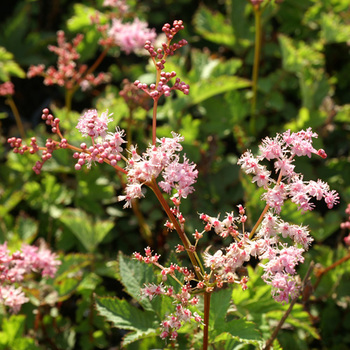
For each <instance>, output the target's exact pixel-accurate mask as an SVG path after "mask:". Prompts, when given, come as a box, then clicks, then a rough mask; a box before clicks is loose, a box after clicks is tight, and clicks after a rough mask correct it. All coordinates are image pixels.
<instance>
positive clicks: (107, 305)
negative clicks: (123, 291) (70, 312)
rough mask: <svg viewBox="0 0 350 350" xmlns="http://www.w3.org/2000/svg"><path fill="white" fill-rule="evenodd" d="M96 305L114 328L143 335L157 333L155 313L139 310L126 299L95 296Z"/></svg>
mask: <svg viewBox="0 0 350 350" xmlns="http://www.w3.org/2000/svg"><path fill="white" fill-rule="evenodd" d="M95 305H96V309H97V311H98V313H99V314H100V315H101V316H103V317H105V318H106V319H107V320H108V321H109V322H111V323H112V324H113V326H114V327H117V328H121V329H126V330H131V331H136V332H141V333H143V332H146V333H148V332H151V331H153V332H155V330H156V328H157V327H158V323H157V320H156V318H155V314H154V312H151V311H142V310H140V309H137V308H136V307H135V306H132V305H131V304H130V303H129V302H128V301H126V300H125V299H118V298H109V297H99V296H95ZM155 321H156V322H155Z"/></svg>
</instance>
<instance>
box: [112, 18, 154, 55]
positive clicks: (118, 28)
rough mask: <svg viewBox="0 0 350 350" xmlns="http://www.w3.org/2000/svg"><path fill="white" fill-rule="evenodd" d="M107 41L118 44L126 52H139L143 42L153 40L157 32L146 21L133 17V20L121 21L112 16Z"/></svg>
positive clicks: (114, 44)
mask: <svg viewBox="0 0 350 350" xmlns="http://www.w3.org/2000/svg"><path fill="white" fill-rule="evenodd" d="M107 36H108V39H109V40H107V43H108V44H110V45H112V46H119V47H120V49H121V50H123V51H124V52H125V53H126V54H128V55H129V54H130V53H132V52H139V51H140V50H141V49H143V47H144V45H145V42H146V41H150V42H152V41H153V40H155V38H156V36H157V34H156V32H155V29H149V28H148V23H147V22H143V21H140V20H139V19H138V18H135V19H134V21H133V22H130V23H129V22H127V23H123V22H122V21H121V20H119V19H116V18H114V19H113V20H112V25H111V26H110V28H109V29H108V31H107Z"/></svg>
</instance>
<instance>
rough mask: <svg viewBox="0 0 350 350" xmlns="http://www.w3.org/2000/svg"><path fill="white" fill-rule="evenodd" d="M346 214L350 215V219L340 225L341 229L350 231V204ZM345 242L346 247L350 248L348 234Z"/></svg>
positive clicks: (349, 217)
mask: <svg viewBox="0 0 350 350" xmlns="http://www.w3.org/2000/svg"><path fill="white" fill-rule="evenodd" d="M345 213H346V214H348V218H347V220H346V221H345V222H342V223H341V224H340V228H341V229H343V230H344V229H345V230H350V204H348V206H347V207H346V209H345ZM344 242H345V244H346V245H348V246H350V234H348V235H347V236H346V237H345V238H344Z"/></svg>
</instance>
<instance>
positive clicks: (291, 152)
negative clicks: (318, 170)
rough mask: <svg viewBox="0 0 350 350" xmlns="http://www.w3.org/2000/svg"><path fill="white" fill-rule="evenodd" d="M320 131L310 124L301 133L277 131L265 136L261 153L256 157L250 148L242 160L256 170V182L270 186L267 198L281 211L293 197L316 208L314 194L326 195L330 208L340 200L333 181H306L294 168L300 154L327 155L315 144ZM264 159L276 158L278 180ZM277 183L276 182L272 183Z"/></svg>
mask: <svg viewBox="0 0 350 350" xmlns="http://www.w3.org/2000/svg"><path fill="white" fill-rule="evenodd" d="M315 137H317V134H316V133H314V132H312V129H311V128H309V129H307V130H306V131H304V130H302V131H299V132H297V133H294V132H293V133H291V132H290V130H288V131H286V132H284V133H283V134H277V136H276V137H275V138H273V139H271V138H268V137H267V138H265V139H264V140H263V143H262V145H260V151H261V155H260V156H257V157H254V156H253V155H252V153H251V152H250V151H247V152H245V153H244V154H243V155H242V157H241V158H240V159H239V161H238V164H239V165H240V166H241V168H242V170H243V171H245V173H247V174H252V175H254V176H253V179H252V181H253V182H256V183H257V185H258V186H260V187H264V188H265V189H267V192H266V193H264V195H263V197H262V198H263V199H264V200H265V201H266V203H267V204H268V205H269V206H270V207H271V208H273V209H274V211H275V212H276V213H280V211H281V208H282V206H283V203H284V201H285V200H286V199H288V198H289V199H291V201H292V202H294V203H296V204H297V206H298V208H299V209H300V210H301V211H302V212H305V211H308V210H313V208H314V207H315V205H314V203H312V202H311V199H312V198H315V199H317V200H321V199H323V200H324V201H325V203H326V204H327V207H328V208H329V209H331V208H333V206H334V205H335V204H337V203H339V195H338V193H337V192H336V191H334V190H330V188H329V185H328V184H327V183H325V182H323V181H322V180H317V181H304V179H303V175H302V174H300V173H296V172H295V171H294V168H295V166H294V164H293V162H294V158H295V157H296V156H297V157H300V156H308V157H311V154H312V153H314V154H317V155H319V156H321V157H322V158H326V157H327V155H326V153H325V152H324V150H322V149H320V150H316V149H315V148H314V147H313V146H312V139H313V138H315ZM264 159H266V160H268V161H270V160H273V161H274V168H275V171H276V173H278V172H279V173H280V176H279V179H278V180H277V182H276V181H275V180H274V179H273V178H271V172H270V171H268V170H267V168H266V166H265V165H262V164H261V163H260V162H261V161H263V160H264ZM272 185H274V186H272Z"/></svg>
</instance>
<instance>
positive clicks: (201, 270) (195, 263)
mask: <svg viewBox="0 0 350 350" xmlns="http://www.w3.org/2000/svg"><path fill="white" fill-rule="evenodd" d="M147 185H148V187H150V188H151V189H152V191H153V192H154V194H155V195H156V197H157V199H158V201H159V203H160V204H161V206H162V207H163V209H164V211H165V212H166V214H167V216H168V218H169V220H170V221H171V222H172V224H173V225H174V227H175V230H176V232H177V234H178V235H179V237H180V239H181V242H182V244H183V246H184V247H185V250H186V252H187V254H188V256H189V258H190V260H191V263H192V265H193V267H194V270H195V273H196V275H197V278H198V279H199V280H203V275H204V273H205V271H204V268H203V266H202V263H201V262H200V260H199V257H198V255H197V253H196V252H195V251H194V250H193V248H194V247H193V246H192V244H191V242H190V241H189V239H188V237H187V236H186V233H185V232H184V230H183V229H182V228H181V226H180V224H179V222H178V221H177V220H176V218H175V216H174V214H173V213H172V212H171V210H170V207H169V204H168V202H167V201H166V200H165V198H164V197H163V194H162V192H161V191H160V189H159V187H158V185H157V182H156V180H155V179H153V180H152V182H150V183H147ZM201 273H202V274H201Z"/></svg>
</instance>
